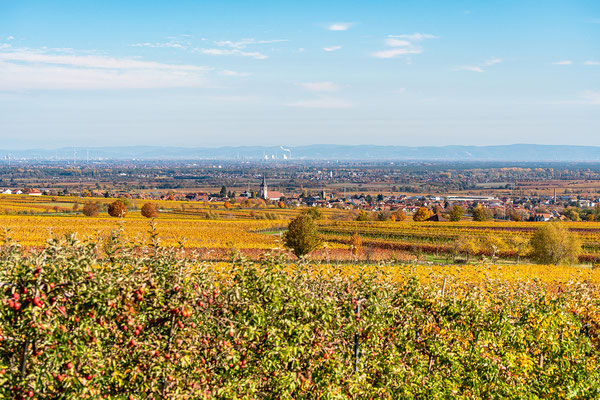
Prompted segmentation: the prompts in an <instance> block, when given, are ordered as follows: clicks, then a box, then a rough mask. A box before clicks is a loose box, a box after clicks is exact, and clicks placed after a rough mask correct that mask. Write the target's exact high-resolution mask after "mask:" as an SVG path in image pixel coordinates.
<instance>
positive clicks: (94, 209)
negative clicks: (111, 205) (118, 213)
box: [81, 202, 100, 217]
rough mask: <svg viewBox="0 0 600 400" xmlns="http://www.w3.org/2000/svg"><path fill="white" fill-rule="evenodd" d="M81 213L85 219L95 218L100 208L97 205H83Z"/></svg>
mask: <svg viewBox="0 0 600 400" xmlns="http://www.w3.org/2000/svg"><path fill="white" fill-rule="evenodd" d="M81 212H82V213H83V215H85V216H86V217H95V216H96V215H98V213H99V212H100V207H98V204H97V203H92V202H87V203H85V204H84V205H83V209H82V210H81Z"/></svg>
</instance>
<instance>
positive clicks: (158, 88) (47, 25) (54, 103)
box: [0, 0, 600, 148]
mask: <svg viewBox="0 0 600 400" xmlns="http://www.w3.org/2000/svg"><path fill="white" fill-rule="evenodd" d="M0 139H1V140H2V141H1V144H0V148H33V147H45V148H54V147H62V146H70V145H76V146H90V147H91V146H118V145H136V144H154V145H177V146H181V145H184V146H220V145H251V144H259V145H280V144H283V145H292V146H293V145H302V144H315V143H340V144H394V145H447V144H474V145H489V144H509V143H543V144H590V145H600V2H599V1H597V0H588V1H575V0H571V1H552V0H546V1H524V0H521V1H507V0H504V1H442V0H437V1H433V0H431V1H427V0H420V1H369V2H367V1H362V2H358V1H328V2H323V1H302V2H300V1H293V2H292V1H286V2H281V1H273V2H268V1H260V0H257V1H253V2H249V1H243V2H242V1H222V0H221V1H171V2H165V1H160V2H159V1H126V2H125V1H103V2H98V1H96V2H89V1H82V0H79V1H52V2H49V1H4V0H0Z"/></svg>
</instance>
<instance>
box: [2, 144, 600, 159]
mask: <svg viewBox="0 0 600 400" xmlns="http://www.w3.org/2000/svg"><path fill="white" fill-rule="evenodd" d="M285 149H286V150H284V149H283V148H282V147H281V146H238V147H215V148H210V147H159V146H129V147H94V148H75V149H74V148H72V147H68V148H60V149H55V150H44V149H37V150H35V149H33V150H0V157H1V158H2V159H7V157H9V156H10V158H11V159H28V160H72V159H73V157H74V156H75V157H76V158H77V159H78V160H80V161H81V160H85V159H86V158H89V159H90V160H98V159H103V160H131V159H136V160H235V159H239V160H260V159H265V158H270V159H271V158H273V157H274V158H276V159H280V160H281V159H283V158H284V156H285V157H287V158H290V156H291V158H292V159H295V160H299V159H302V160H357V161H358V160H371V161H373V160H424V161H427V160H430V161H443V160H447V161H600V147H593V146H556V145H537V144H513V145H505V146H440V147H436V146H420V147H410V146H371V145H351V146H350V145H348V146H346V145H335V144H332V145H310V146H296V147H287V148H285Z"/></svg>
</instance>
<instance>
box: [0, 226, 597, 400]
mask: <svg viewBox="0 0 600 400" xmlns="http://www.w3.org/2000/svg"><path fill="white" fill-rule="evenodd" d="M0 264H1V265H2V269H1V271H0V283H1V285H2V292H1V294H0V331H1V332H0V338H1V339H2V340H1V341H0V397H2V398H7V399H19V398H21V399H23V398H35V399H56V398H63V399H86V398H88V399H95V398H107V399H144V398H147V399H152V398H154V399H158V398H169V399H198V398H200V399H202V398H205V399H232V398H239V399H259V398H261V399H262V398H295V399H342V398H344V399H346V398H354V399H365V398H376V397H377V398H385V399H397V398H449V397H452V398H575V399H589V398H597V397H598V396H600V373H599V371H600V369H599V368H598V364H599V362H600V360H599V356H600V331H599V327H600V292H599V290H598V289H599V286H598V285H599V284H600V273H599V272H598V271H596V270H591V269H589V268H583V269H578V268H573V267H556V266H530V265H529V266H527V265H524V266H491V267H490V266H488V267H476V266H454V267H445V268H437V267H432V266H416V265H402V264H400V265H391V264H380V265H379V266H373V265H371V266H368V267H365V266H361V265H357V266H350V265H340V266H338V265H334V264H331V265H329V266H328V265H326V264H318V265H313V264H310V263H306V262H302V263H300V264H295V265H294V264H288V263H284V262H283V261H282V259H281V258H280V257H279V255H278V254H277V253H274V254H272V255H271V256H266V258H265V259H264V260H263V261H262V262H259V263H256V262H251V261H248V260H245V259H244V258H240V257H236V258H234V259H232V261H231V262H230V263H222V262H221V263H210V262H205V261H201V260H198V259H195V258H193V257H189V256H188V255H186V254H185V253H184V252H183V250H182V249H177V248H167V247H162V246H161V245H160V241H159V239H158V235H157V233H156V232H155V231H154V232H151V233H150V238H149V239H148V241H147V242H145V243H144V246H143V247H139V243H137V240H135V239H133V238H127V237H126V236H123V234H122V233H120V232H118V231H117V232H112V233H111V234H110V235H109V236H108V237H107V238H106V239H105V240H104V241H103V242H98V241H96V240H92V241H85V240H84V241H79V240H77V239H76V238H75V237H74V236H67V237H65V238H57V239H51V240H50V241H49V242H48V243H47V244H46V246H45V247H44V248H43V249H40V250H38V251H33V252H24V250H23V249H22V248H21V247H20V246H19V245H18V243H16V242H12V241H10V240H8V241H6V242H5V243H4V244H3V246H2V247H1V248H0ZM538 277H539V278H538Z"/></svg>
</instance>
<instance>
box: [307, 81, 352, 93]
mask: <svg viewBox="0 0 600 400" xmlns="http://www.w3.org/2000/svg"><path fill="white" fill-rule="evenodd" d="M299 85H300V86H302V87H303V88H304V89H306V90H308V91H311V92H337V91H338V90H340V89H341V88H342V87H341V86H340V85H338V84H335V83H333V82H305V83H299Z"/></svg>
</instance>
